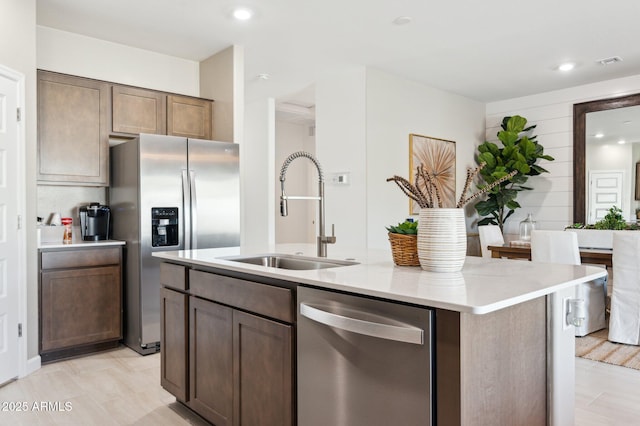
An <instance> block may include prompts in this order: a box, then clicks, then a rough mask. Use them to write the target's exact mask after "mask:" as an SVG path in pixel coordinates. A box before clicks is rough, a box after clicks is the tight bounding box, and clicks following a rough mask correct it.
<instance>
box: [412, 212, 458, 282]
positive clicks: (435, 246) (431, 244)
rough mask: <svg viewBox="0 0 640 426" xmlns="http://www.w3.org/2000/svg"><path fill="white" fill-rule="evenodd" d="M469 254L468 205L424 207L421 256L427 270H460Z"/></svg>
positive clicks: (421, 224) (419, 229)
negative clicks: (465, 206) (448, 207)
mask: <svg viewBox="0 0 640 426" xmlns="http://www.w3.org/2000/svg"><path fill="white" fill-rule="evenodd" d="M466 255H467V231H466V226H465V222H464V209H444V208H433V209H421V210H420V215H419V219H418V259H419V260H420V266H421V267H422V269H424V270H425V271H431V272H458V271H461V270H462V267H463V265H464V260H465V256H466Z"/></svg>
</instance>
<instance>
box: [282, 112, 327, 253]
mask: <svg viewBox="0 0 640 426" xmlns="http://www.w3.org/2000/svg"><path fill="white" fill-rule="evenodd" d="M275 130H276V134H275V137H276V146H275V174H276V184H275V186H274V188H275V193H274V197H275V205H276V206H275V207H276V210H277V211H279V210H278V209H279V199H280V198H279V197H280V185H279V180H278V177H279V175H280V168H281V166H282V163H283V162H284V160H285V159H286V158H287V157H288V156H289V155H290V154H292V153H294V152H296V151H306V152H309V153H311V154H313V155H315V152H316V148H315V137H314V136H310V135H309V125H306V124H299V123H290V122H286V121H281V120H278V119H276V128H275ZM285 190H286V192H287V195H314V196H315V195H316V194H317V191H318V173H317V171H316V168H315V166H314V165H313V163H312V162H311V161H309V160H307V159H306V158H304V159H302V158H301V159H298V160H296V161H294V162H293V163H291V165H290V166H289V168H288V169H287V175H286V181H285ZM317 206H318V202H317V201H295V200H292V201H290V202H289V215H288V216H287V217H282V216H281V215H280V214H279V213H278V212H276V215H275V241H276V243H311V244H315V241H316V240H315V236H316V231H315V228H316V226H315V217H316V214H315V212H316V211H317Z"/></svg>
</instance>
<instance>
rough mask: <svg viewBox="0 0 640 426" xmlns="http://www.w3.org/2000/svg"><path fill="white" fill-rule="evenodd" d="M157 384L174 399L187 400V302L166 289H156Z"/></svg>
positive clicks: (184, 295) (186, 299)
mask: <svg viewBox="0 0 640 426" xmlns="http://www.w3.org/2000/svg"><path fill="white" fill-rule="evenodd" d="M160 298H161V305H160V348H161V350H162V354H161V356H160V384H161V385H162V387H163V388H165V389H166V390H167V391H169V392H170V393H171V394H173V395H174V396H175V397H176V399H178V400H179V401H182V402H186V401H187V399H188V392H187V391H188V386H187V374H188V370H187V367H188V362H189V359H188V353H189V347H188V340H187V338H188V337H189V327H188V326H189V321H188V315H189V311H188V300H189V297H188V296H187V295H186V294H184V293H180V292H177V291H174V290H170V289H168V288H164V287H163V288H162V289H161V290H160Z"/></svg>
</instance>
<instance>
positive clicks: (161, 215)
mask: <svg viewBox="0 0 640 426" xmlns="http://www.w3.org/2000/svg"><path fill="white" fill-rule="evenodd" d="M178 244H179V242H178V208H177V207H152V208H151V246H152V247H165V246H177V245H178Z"/></svg>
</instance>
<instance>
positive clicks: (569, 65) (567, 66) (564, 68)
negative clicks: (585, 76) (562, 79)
mask: <svg viewBox="0 0 640 426" xmlns="http://www.w3.org/2000/svg"><path fill="white" fill-rule="evenodd" d="M575 67H576V64H574V63H573V62H565V63H564V64H560V66H559V67H558V69H559V70H560V71H564V72H567V71H571V70H572V69H574V68H575Z"/></svg>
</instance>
